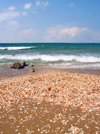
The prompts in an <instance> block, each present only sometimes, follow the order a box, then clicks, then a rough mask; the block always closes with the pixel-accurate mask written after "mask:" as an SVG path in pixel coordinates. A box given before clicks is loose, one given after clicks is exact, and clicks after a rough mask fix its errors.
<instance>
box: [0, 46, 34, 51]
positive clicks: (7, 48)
mask: <svg viewBox="0 0 100 134" xmlns="http://www.w3.org/2000/svg"><path fill="white" fill-rule="evenodd" d="M32 48H35V46H32V47H21V46H20V47H0V50H23V49H32Z"/></svg>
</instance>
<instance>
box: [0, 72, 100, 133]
mask: <svg viewBox="0 0 100 134" xmlns="http://www.w3.org/2000/svg"><path fill="white" fill-rule="evenodd" d="M55 70H56V69H55ZM0 133H1V134H11V133H12V134H33V133H34V134H40V133H44V134H45V133H49V134H51V133H52V134H60V133H64V134H100V76H97V75H91V74H83V73H75V72H74V73H71V72H67V71H60V70H57V71H52V70H51V71H46V72H45V71H44V72H42V73H36V72H35V73H33V74H32V73H31V74H26V75H18V76H14V77H9V78H5V79H1V80H0Z"/></svg>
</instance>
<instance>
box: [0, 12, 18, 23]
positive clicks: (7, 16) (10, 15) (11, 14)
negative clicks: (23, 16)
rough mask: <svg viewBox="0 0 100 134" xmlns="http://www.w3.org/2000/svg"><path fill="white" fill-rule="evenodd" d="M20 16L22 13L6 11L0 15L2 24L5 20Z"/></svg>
mask: <svg viewBox="0 0 100 134" xmlns="http://www.w3.org/2000/svg"><path fill="white" fill-rule="evenodd" d="M18 16H20V12H18V11H5V12H3V13H1V14H0V22H1V21H3V20H9V19H12V18H15V17H18Z"/></svg>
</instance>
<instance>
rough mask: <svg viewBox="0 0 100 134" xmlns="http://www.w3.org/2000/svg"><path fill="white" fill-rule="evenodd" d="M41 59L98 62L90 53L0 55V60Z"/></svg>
mask: <svg viewBox="0 0 100 134" xmlns="http://www.w3.org/2000/svg"><path fill="white" fill-rule="evenodd" d="M4 59H5V60H26V61H27V60H41V61H44V62H57V61H63V62H83V63H95V62H100V57H96V56H92V55H88V56H85V55H79V56H78V55H63V54H60V55H43V54H26V55H25V54H16V55H0V60H4Z"/></svg>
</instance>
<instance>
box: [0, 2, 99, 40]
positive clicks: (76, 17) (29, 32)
mask: <svg viewBox="0 0 100 134" xmlns="http://www.w3.org/2000/svg"><path fill="white" fill-rule="evenodd" d="M22 42H23V43H24V42H96V43H100V0H84V1H83V0H20V1H18V0H0V43H22Z"/></svg>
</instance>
